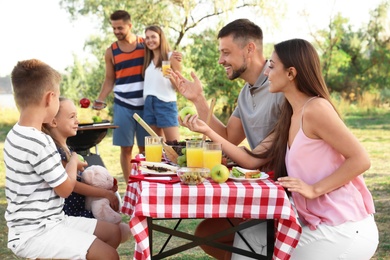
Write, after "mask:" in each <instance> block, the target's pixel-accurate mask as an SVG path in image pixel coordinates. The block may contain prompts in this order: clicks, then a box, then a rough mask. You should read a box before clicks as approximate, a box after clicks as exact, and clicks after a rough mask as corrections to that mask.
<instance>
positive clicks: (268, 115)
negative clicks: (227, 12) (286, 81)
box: [176, 19, 284, 149]
mask: <svg viewBox="0 0 390 260" xmlns="http://www.w3.org/2000/svg"><path fill="white" fill-rule="evenodd" d="M218 39H219V51H220V58H219V60H218V62H219V64H221V65H222V66H224V67H225V71H226V75H227V76H228V78H229V79H230V80H234V79H236V78H241V79H243V80H245V81H246V83H245V85H244V87H243V88H242V90H241V93H240V94H239V96H238V102H237V107H236V108H235V110H234V112H233V114H232V115H231V116H230V118H229V120H228V122H227V124H226V126H225V125H224V124H223V123H222V122H221V121H220V120H218V118H216V117H215V116H213V117H212V118H211V121H210V127H211V128H212V129H213V130H214V131H215V132H217V133H218V134H219V135H221V136H222V137H224V138H225V139H226V140H228V141H229V142H231V143H233V144H236V145H239V144H240V143H241V142H242V141H243V140H244V139H245V138H247V140H248V143H249V146H250V148H251V149H253V148H255V147H256V146H257V145H258V144H259V143H260V142H261V141H262V140H263V139H264V138H265V137H266V136H267V134H268V133H269V132H270V131H271V130H272V128H273V127H274V125H275V123H276V121H277V118H278V116H279V114H280V107H281V105H282V103H283V101H284V96H283V94H281V93H277V94H273V93H270V92H269V91H268V85H269V84H268V78H267V77H266V76H265V75H264V71H265V69H266V67H267V66H268V62H267V60H266V59H265V57H264V54H263V33H262V30H261V29H260V27H259V26H257V25H256V24H254V23H253V22H251V21H249V20H247V19H238V20H235V21H233V22H231V23H229V24H227V25H226V26H224V27H223V28H222V29H221V30H220V31H219V34H218ZM191 76H192V78H193V80H194V81H193V82H191V81H189V80H187V79H185V78H183V77H181V75H179V78H180V80H179V81H178V82H176V85H177V87H178V90H179V92H180V93H181V94H182V95H183V96H184V97H186V98H187V99H189V100H190V101H192V102H193V103H194V105H195V107H196V110H197V113H198V115H199V117H200V119H202V120H204V121H205V120H206V118H207V114H208V112H209V109H210V108H209V105H208V102H207V99H206V98H205V96H204V93H203V88H202V84H201V82H200V80H199V79H198V78H197V76H196V75H195V73H191Z"/></svg>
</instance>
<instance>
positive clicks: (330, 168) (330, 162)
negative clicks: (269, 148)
mask: <svg viewBox="0 0 390 260" xmlns="http://www.w3.org/2000/svg"><path fill="white" fill-rule="evenodd" d="M310 100H311V99H310ZM310 100H308V102H309V101H310ZM306 103H307V102H306ZM305 105H306V104H305ZM302 116H303V110H302ZM302 120H303V118H301V127H300V129H299V131H298V133H297V135H296V136H295V139H294V141H293V143H292V145H291V147H290V148H289V147H288V146H287V152H286V167H287V172H288V175H289V176H291V177H295V178H299V179H301V180H303V181H304V182H306V183H308V184H313V183H316V182H318V181H319V180H321V179H323V178H325V177H327V176H329V175H331V174H332V173H333V172H334V171H335V170H336V169H337V168H339V167H340V165H341V164H342V163H343V162H344V160H345V159H344V157H343V156H342V155H341V154H340V153H338V152H337V151H336V150H334V149H333V148H332V147H331V146H330V145H328V144H327V143H326V142H324V141H323V140H321V139H310V138H309V137H307V136H306V135H305V133H304V132H303V130H302ZM292 197H293V200H294V203H295V206H296V209H297V211H298V214H299V218H300V220H301V221H302V222H303V224H305V225H307V226H309V228H310V229H311V230H314V229H316V227H317V226H318V225H319V224H326V225H330V226H337V225H340V224H342V223H344V222H346V221H359V220H362V219H364V218H366V217H367V216H368V215H369V214H372V213H374V212H375V207H374V202H373V199H372V196H371V193H370V191H369V190H368V189H367V186H366V185H365V182H364V179H363V176H362V175H359V176H358V177H356V178H355V179H353V180H352V181H350V182H349V183H347V184H346V185H344V186H342V187H340V188H338V189H336V190H334V191H332V192H330V193H327V194H324V195H322V196H320V197H318V198H316V199H306V198H304V197H303V196H302V195H300V194H298V193H295V192H293V193H292Z"/></svg>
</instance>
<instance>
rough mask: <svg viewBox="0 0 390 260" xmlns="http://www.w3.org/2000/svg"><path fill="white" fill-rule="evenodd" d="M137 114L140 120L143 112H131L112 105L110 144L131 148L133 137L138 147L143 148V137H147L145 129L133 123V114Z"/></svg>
mask: <svg viewBox="0 0 390 260" xmlns="http://www.w3.org/2000/svg"><path fill="white" fill-rule="evenodd" d="M134 113H137V114H138V115H139V116H140V117H141V118H142V116H143V110H132V109H129V108H126V107H123V106H120V105H118V104H115V103H114V125H117V126H119V127H118V128H116V129H114V132H113V137H112V143H113V144H114V145H117V146H122V147H124V146H133V145H134V136H136V138H137V145H138V146H145V136H147V135H149V134H148V133H147V132H146V131H145V129H144V128H143V127H142V126H141V125H140V124H139V123H137V122H136V121H135V119H134V118H133V114H134Z"/></svg>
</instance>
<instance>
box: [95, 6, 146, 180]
mask: <svg viewBox="0 0 390 260" xmlns="http://www.w3.org/2000/svg"><path fill="white" fill-rule="evenodd" d="M110 21H111V26H112V29H113V31H114V34H115V36H116V38H117V39H118V41H116V42H114V43H113V44H111V46H110V47H108V48H107V50H106V53H105V63H106V77H105V80H104V83H103V86H102V89H101V91H100V94H99V96H98V98H97V100H95V102H94V106H93V107H94V108H95V109H98V110H100V109H103V108H104V107H105V102H104V100H105V99H106V97H107V96H108V95H109V94H110V93H111V91H113V92H114V124H115V125H117V126H119V127H118V128H117V129H114V130H113V131H114V133H113V144H114V145H117V146H120V147H121V152H120V163H121V167H122V172H123V177H124V179H125V180H126V181H127V180H128V177H129V173H130V169H131V163H130V161H131V154H132V151H133V145H134V138H137V145H138V150H139V152H140V153H143V152H144V142H145V136H146V135H147V133H146V131H145V130H144V129H143V128H142V127H141V126H140V125H139V124H137V122H136V121H135V120H134V119H133V114H134V113H137V114H139V115H140V116H141V117H142V116H143V108H144V99H143V89H144V79H143V77H142V67H143V62H144V54H145V50H144V39H143V38H142V37H140V36H137V35H135V34H134V33H132V32H131V28H132V23H131V18H130V14H129V13H128V12H126V11H123V10H117V11H115V12H114V13H112V14H111V16H110Z"/></svg>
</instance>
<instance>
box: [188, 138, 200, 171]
mask: <svg viewBox="0 0 390 260" xmlns="http://www.w3.org/2000/svg"><path fill="white" fill-rule="evenodd" d="M186 156H187V166H188V167H201V168H202V167H203V141H202V140H189V141H187V142H186Z"/></svg>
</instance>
